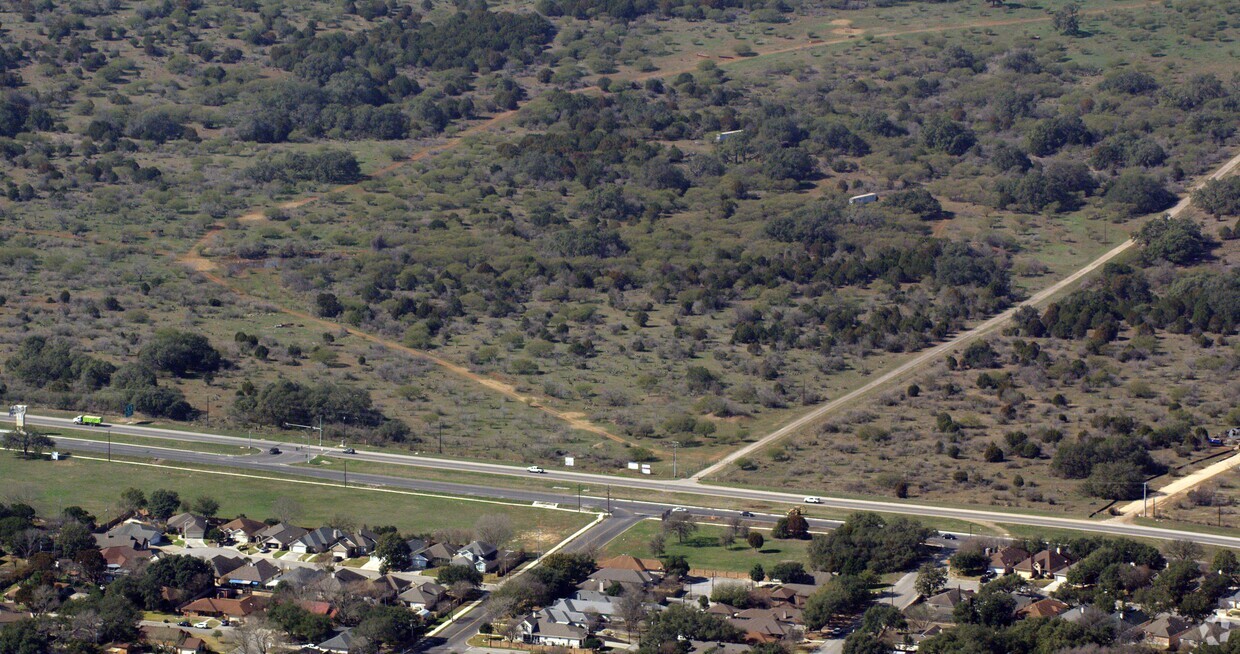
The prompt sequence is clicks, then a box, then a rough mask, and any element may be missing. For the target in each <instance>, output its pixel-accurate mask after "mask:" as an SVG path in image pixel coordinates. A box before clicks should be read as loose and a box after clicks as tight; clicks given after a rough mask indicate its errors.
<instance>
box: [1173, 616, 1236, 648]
mask: <svg viewBox="0 0 1240 654" xmlns="http://www.w3.org/2000/svg"><path fill="white" fill-rule="evenodd" d="M1231 631H1232V629H1231V623H1230V622H1205V623H1202V624H1200V625H1198V626H1196V627H1193V628H1192V629H1189V630H1188V631H1186V632H1184V633H1182V634H1180V647H1181V648H1183V649H1197V648H1198V647H1201V646H1202V645H1222V644H1223V643H1226V642H1228V641H1229V640H1231ZM1236 638H1238V639H1240V636H1236Z"/></svg>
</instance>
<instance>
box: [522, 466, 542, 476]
mask: <svg viewBox="0 0 1240 654" xmlns="http://www.w3.org/2000/svg"><path fill="white" fill-rule="evenodd" d="M525 471H526V472H532V473H534V474H538V475H541V474H542V473H544V472H546V470H543V469H542V468H539V467H538V466H530V467H528V468H526V469H525Z"/></svg>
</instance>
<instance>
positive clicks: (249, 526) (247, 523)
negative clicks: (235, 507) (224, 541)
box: [220, 518, 267, 543]
mask: <svg viewBox="0 0 1240 654" xmlns="http://www.w3.org/2000/svg"><path fill="white" fill-rule="evenodd" d="M266 528H267V523H265V522H259V521H258V520H251V519H249V518H237V519H235V520H230V521H228V522H225V523H224V524H222V525H220V531H221V532H223V533H224V535H225V536H228V537H229V538H231V539H232V540H233V541H234V542H237V543H249V542H251V541H254V540H255V537H256V536H258V534H259V533H261V532H262V531H263V530H264V529H266Z"/></svg>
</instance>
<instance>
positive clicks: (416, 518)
mask: <svg viewBox="0 0 1240 654" xmlns="http://www.w3.org/2000/svg"><path fill="white" fill-rule="evenodd" d="M0 480H3V481H0V501H3V502H27V503H29V504H31V505H32V506H34V507H35V508H36V509H37V510H38V511H39V514H40V515H42V516H47V517H51V516H54V515H56V514H58V513H59V512H60V511H61V510H63V509H64V508H65V507H67V506H73V505H78V506H81V507H82V508H84V509H86V510H87V511H90V512H91V513H93V514H95V515H96V516H98V517H99V520H100V521H104V520H107V519H109V518H111V517H115V516H116V515H117V503H118V499H119V498H120V494H121V491H122V490H124V489H126V488H128V487H131V486H132V487H135V488H139V489H142V490H143V491H145V492H147V493H148V494H149V493H150V492H151V491H152V490H155V489H156V488H167V489H170V490H175V491H177V492H178V493H179V494H180V495H181V498H182V499H183V500H190V501H192V500H193V499H195V498H197V497H200V496H204V495H205V496H210V497H212V498H214V499H215V500H217V501H218V502H219V503H220V511H219V515H220V516H221V517H232V516H236V515H239V514H245V515H247V516H249V517H251V518H254V519H258V520H262V519H265V518H267V517H269V516H271V507H272V503H273V502H275V501H276V500H277V499H279V498H281V497H288V498H292V499H295V500H296V501H297V502H298V503H299V504H300V505H301V508H302V511H301V514H302V515H301V517H300V518H298V519H297V522H298V523H299V524H302V525H305V526H307V527H313V526H317V525H320V524H322V523H324V522H326V521H327V520H329V519H331V518H333V517H337V516H343V517H346V518H347V519H349V520H350V521H352V522H353V523H355V524H357V525H359V526H360V525H371V526H373V525H395V526H396V527H397V528H398V529H400V530H401V531H402V532H404V533H430V532H433V531H435V530H437V529H467V528H470V527H472V526H473V525H474V522H475V521H477V519H478V518H479V517H481V516H483V515H488V514H504V515H507V516H508V517H509V518H511V519H512V523H513V525H515V526H516V528H517V531H518V535H517V539H518V540H519V541H520V543H521V544H523V545H524V546H525V547H527V548H529V549H530V550H534V551H540V550H544V549H546V548H547V547H549V546H551V545H552V544H554V543H556V542H559V541H560V540H562V539H563V538H564V537H565V536H568V535H569V534H571V533H573V532H574V531H576V530H577V529H579V528H581V527H583V526H585V524H586V523H588V522H589V521H590V520H591V519H592V518H593V516H592V515H590V514H576V513H570V512H567V511H552V510H547V509H538V508H534V507H527V506H520V505H502V504H494V503H487V502H479V501H473V500H469V499H457V498H449V497H425V496H419V495H406V494H400V493H388V492H381V491H376V490H371V489H367V488H356V487H354V488H341V487H332V486H320V485H314V484H303V483H297V482H295V481H291V480H289V481H286V480H282V479H247V478H244V477H237V476H231V475H219V474H213V473H210V472H206V471H195V470H185V469H181V470H176V469H169V468H154V467H147V466H140V465H132V464H129V463H119V462H117V463H106V462H103V461H91V460H87V459H83V458H76V457H74V458H70V459H69V460H66V461H48V460H34V461H27V460H23V459H20V458H18V457H16V456H14V455H13V454H12V453H10V452H0Z"/></svg>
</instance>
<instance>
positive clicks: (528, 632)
mask: <svg viewBox="0 0 1240 654" xmlns="http://www.w3.org/2000/svg"><path fill="white" fill-rule="evenodd" d="M517 630H518V633H519V634H520V636H521V642H524V643H528V644H530V645H543V646H545V647H581V645H582V643H583V642H585V639H586V638H589V637H590V634H589V632H588V631H587V630H586V628H585V627H581V626H578V625H573V624H560V623H558V622H551V621H550V620H547V619H546V618H541V617H536V616H530V617H528V618H526V619H525V620H522V621H521V624H520V625H518V626H517Z"/></svg>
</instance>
